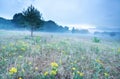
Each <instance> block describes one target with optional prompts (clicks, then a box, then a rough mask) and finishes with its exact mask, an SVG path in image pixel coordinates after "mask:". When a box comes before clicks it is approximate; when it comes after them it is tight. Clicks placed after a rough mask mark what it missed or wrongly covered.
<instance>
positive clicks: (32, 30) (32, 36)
mask: <svg viewBox="0 0 120 79" xmlns="http://www.w3.org/2000/svg"><path fill="white" fill-rule="evenodd" d="M31 37H33V27H32V28H31Z"/></svg>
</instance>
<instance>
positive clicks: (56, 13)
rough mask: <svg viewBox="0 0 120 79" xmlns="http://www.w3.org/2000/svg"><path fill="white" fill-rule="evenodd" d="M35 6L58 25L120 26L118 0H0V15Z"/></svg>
mask: <svg viewBox="0 0 120 79" xmlns="http://www.w3.org/2000/svg"><path fill="white" fill-rule="evenodd" d="M31 4H32V5H33V6H35V7H36V8H37V9H38V10H39V11H40V12H41V13H42V15H43V18H44V20H53V21H55V22H56V23H57V24H59V25H63V26H64V25H68V26H75V27H77V28H79V27H81V28H90V27H93V28H94V27H101V26H102V27H110V28H112V27H120V0H0V17H4V18H9V19H11V18H12V17H13V15H14V14H15V13H19V12H22V11H23V9H26V8H27V7H28V6H30V5H31Z"/></svg>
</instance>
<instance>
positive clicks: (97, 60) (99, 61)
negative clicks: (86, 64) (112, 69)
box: [95, 59, 103, 64]
mask: <svg viewBox="0 0 120 79" xmlns="http://www.w3.org/2000/svg"><path fill="white" fill-rule="evenodd" d="M95 61H96V62H98V63H100V64H103V63H102V61H101V60H99V59H96V60H95Z"/></svg>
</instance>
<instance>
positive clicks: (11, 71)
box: [9, 67, 17, 74]
mask: <svg viewBox="0 0 120 79" xmlns="http://www.w3.org/2000/svg"><path fill="white" fill-rule="evenodd" d="M9 73H10V74H14V73H17V69H16V68H15V67H12V68H11V69H10V70H9Z"/></svg>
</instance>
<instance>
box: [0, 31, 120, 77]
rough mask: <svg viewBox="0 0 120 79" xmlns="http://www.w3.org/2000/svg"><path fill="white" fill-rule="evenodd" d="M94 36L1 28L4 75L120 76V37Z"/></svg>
mask: <svg viewBox="0 0 120 79" xmlns="http://www.w3.org/2000/svg"><path fill="white" fill-rule="evenodd" d="M93 38H94V37H90V36H89V37H88V36H80V35H69V34H66V35H65V34H53V33H50V34H48V33H35V34H34V37H33V38H31V37H30V34H29V32H27V33H26V32H25V31H24V32H14V31H8V32H7V31H2V32H1V31H0V79H20V78H21V79H120V44H119V43H120V41H117V40H114V39H102V38H101V39H100V41H101V42H98V43H96V42H93ZM52 62H56V63H57V64H58V67H55V68H54V67H51V63H52ZM11 68H16V69H17V72H15V71H14V70H13V71H11V72H13V73H12V74H11V72H10V70H11ZM46 72H47V74H45V73H46ZM53 72H55V74H53Z"/></svg>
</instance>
